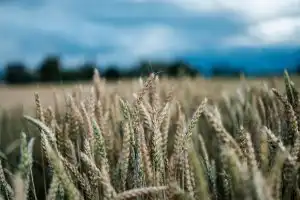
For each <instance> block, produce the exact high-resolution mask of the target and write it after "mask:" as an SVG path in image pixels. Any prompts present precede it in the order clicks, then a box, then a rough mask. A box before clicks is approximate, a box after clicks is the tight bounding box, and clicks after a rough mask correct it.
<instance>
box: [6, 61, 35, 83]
mask: <svg viewBox="0 0 300 200" xmlns="http://www.w3.org/2000/svg"><path fill="white" fill-rule="evenodd" d="M4 81H5V82H6V83H7V84H27V83H31V82H33V81H35V80H34V76H33V75H32V74H31V73H30V72H28V70H27V69H26V66H25V65H24V64H23V63H22V62H9V63H7V65H6V67H5V74H4Z"/></svg>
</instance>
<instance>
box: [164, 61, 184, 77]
mask: <svg viewBox="0 0 300 200" xmlns="http://www.w3.org/2000/svg"><path fill="white" fill-rule="evenodd" d="M180 67H182V62H181V61H176V62H173V63H172V64H170V65H169V67H168V68H167V74H168V76H171V77H178V76H179V73H180Z"/></svg>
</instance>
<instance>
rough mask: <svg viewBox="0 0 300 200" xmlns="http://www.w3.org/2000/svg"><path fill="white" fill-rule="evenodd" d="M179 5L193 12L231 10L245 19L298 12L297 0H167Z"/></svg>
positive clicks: (255, 19) (265, 17)
mask: <svg viewBox="0 0 300 200" xmlns="http://www.w3.org/2000/svg"><path fill="white" fill-rule="evenodd" d="M168 2H170V3H174V4H176V5H177V6H179V7H182V8H184V9H188V10H191V11H194V12H199V13H200V14H201V13H211V12H215V13H217V12H232V13H234V14H237V15H238V16H240V17H243V18H244V19H245V20H247V21H257V20H264V19H268V18H273V17H279V16H282V15H287V14H291V13H293V12H299V7H300V1H298V0H226V1H223V0H208V1H199V0H184V1H183V0H169V1H168Z"/></svg>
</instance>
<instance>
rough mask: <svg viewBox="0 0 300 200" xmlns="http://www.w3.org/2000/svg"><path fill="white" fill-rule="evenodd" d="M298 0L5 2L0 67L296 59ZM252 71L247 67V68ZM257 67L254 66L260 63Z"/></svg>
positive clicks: (0, 9)
mask: <svg viewBox="0 0 300 200" xmlns="http://www.w3.org/2000/svg"><path fill="white" fill-rule="evenodd" d="M299 44H300V0H264V1H263V0H252V1H250V0H249V1H245V0H226V1H225V0H205V1H202V0H106V1H104V0H85V1H82V0H22V1H20V0H19V1H17V0H4V1H1V3H0V45H1V46H0V66H3V64H4V63H5V62H7V61H10V60H22V61H25V62H26V63H27V64H28V65H31V66H34V65H36V64H37V63H39V62H40V61H41V59H42V58H43V57H44V56H45V55H46V54H48V53H59V54H60V55H61V56H62V60H63V62H64V63H65V64H66V65H73V64H78V63H81V62H83V60H85V59H92V60H96V61H97V63H98V64H99V65H108V64H120V65H124V66H128V65H130V64H133V63H135V62H137V61H138V60H139V59H164V60H171V59H173V58H183V59H186V60H187V61H190V62H192V63H195V64H198V65H210V64H211V63H214V62H223V61H226V60H229V61H230V62H232V63H234V64H236V65H252V66H253V65H255V66H258V69H259V68H268V67H270V66H274V67H281V66H282V65H291V63H294V62H295V60H297V59H298V60H299V61H300V59H299V58H300V53H299V52H300V51H298V48H299ZM249 69H250V70H251V68H249ZM259 70H260V69H259Z"/></svg>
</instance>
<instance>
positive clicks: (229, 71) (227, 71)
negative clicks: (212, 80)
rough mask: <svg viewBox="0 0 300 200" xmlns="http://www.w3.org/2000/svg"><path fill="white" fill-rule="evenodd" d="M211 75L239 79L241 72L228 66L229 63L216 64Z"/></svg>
mask: <svg viewBox="0 0 300 200" xmlns="http://www.w3.org/2000/svg"><path fill="white" fill-rule="evenodd" d="M212 74H213V75H214V76H232V77H239V76H240V74H241V71H240V70H239V69H238V68H236V67H233V66H232V65H230V64H229V63H218V64H215V65H213V66H212Z"/></svg>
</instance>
